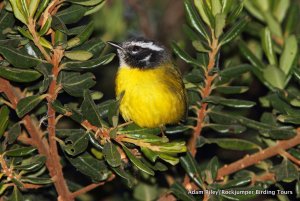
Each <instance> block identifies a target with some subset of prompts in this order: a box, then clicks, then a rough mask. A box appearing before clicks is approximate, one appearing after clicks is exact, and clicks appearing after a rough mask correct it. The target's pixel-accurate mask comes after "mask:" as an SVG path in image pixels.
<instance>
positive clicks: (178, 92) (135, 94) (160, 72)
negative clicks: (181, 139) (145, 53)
mask: <svg viewBox="0 0 300 201" xmlns="http://www.w3.org/2000/svg"><path fill="white" fill-rule="evenodd" d="M123 91H124V96H123V98H122V100H121V103H120V112H121V114H122V116H123V118H124V120H125V121H130V120H132V121H134V122H135V123H136V124H137V125H139V126H141V127H159V126H162V125H166V124H174V123H177V122H178V121H179V120H180V119H181V118H182V117H183V116H184V114H185V110H186V99H185V90H184V87H183V84H182V80H181V77H180V75H179V73H178V72H177V71H176V70H175V69H174V68H173V67H168V66H162V67H158V68H155V69H146V70H143V69H138V68H128V67H121V68H119V71H118V74H117V77H116V94H117V96H118V95H119V94H120V93H122V92H123Z"/></svg>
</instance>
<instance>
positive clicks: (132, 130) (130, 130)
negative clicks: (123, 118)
mask: <svg viewBox="0 0 300 201" xmlns="http://www.w3.org/2000/svg"><path fill="white" fill-rule="evenodd" d="M160 132H161V130H160V129H159V128H142V127H139V126H138V125H136V124H134V123H133V124H130V125H128V126H126V127H124V128H121V129H119V133H121V134H145V135H150V134H152V135H158V134H159V133H160Z"/></svg>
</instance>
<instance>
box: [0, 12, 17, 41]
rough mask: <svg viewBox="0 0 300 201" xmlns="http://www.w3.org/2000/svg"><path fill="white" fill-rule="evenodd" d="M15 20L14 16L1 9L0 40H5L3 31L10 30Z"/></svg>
mask: <svg viewBox="0 0 300 201" xmlns="http://www.w3.org/2000/svg"><path fill="white" fill-rule="evenodd" d="M14 23H15V18H14V15H13V14H12V13H11V12H8V11H6V10H5V9H2V10H1V12H0V30H1V31H0V39H4V38H6V37H5V36H4V33H3V31H4V30H6V29H7V28H10V27H12V26H13V25H14Z"/></svg>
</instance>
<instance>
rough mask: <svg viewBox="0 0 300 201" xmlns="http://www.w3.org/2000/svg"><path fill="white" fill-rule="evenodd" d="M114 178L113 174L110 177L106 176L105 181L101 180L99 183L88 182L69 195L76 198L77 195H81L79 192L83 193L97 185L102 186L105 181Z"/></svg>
mask: <svg viewBox="0 0 300 201" xmlns="http://www.w3.org/2000/svg"><path fill="white" fill-rule="evenodd" d="M114 178H115V175H112V176H111V177H110V178H108V179H107V180H106V181H103V182H100V183H97V184H94V183H93V184H90V185H88V186H86V187H83V188H82V189H80V190H78V191H75V192H73V193H72V194H71V197H72V198H73V199H74V198H76V197H77V196H79V195H81V194H85V193H87V192H89V191H91V190H93V189H95V188H97V187H99V186H103V185H104V184H106V183H107V182H110V181H112V180H113V179H114Z"/></svg>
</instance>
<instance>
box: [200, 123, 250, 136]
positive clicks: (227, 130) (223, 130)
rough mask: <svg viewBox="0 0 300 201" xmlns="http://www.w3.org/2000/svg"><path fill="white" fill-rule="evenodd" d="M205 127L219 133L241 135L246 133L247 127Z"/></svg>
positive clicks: (218, 125) (208, 125)
mask: <svg viewBox="0 0 300 201" xmlns="http://www.w3.org/2000/svg"><path fill="white" fill-rule="evenodd" d="M205 127H208V128H211V129H213V130H215V131H217V132H219V133H233V134H240V133H243V132H245V131H246V127H244V126H241V125H235V124H232V125H222V124H207V125H205Z"/></svg>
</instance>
